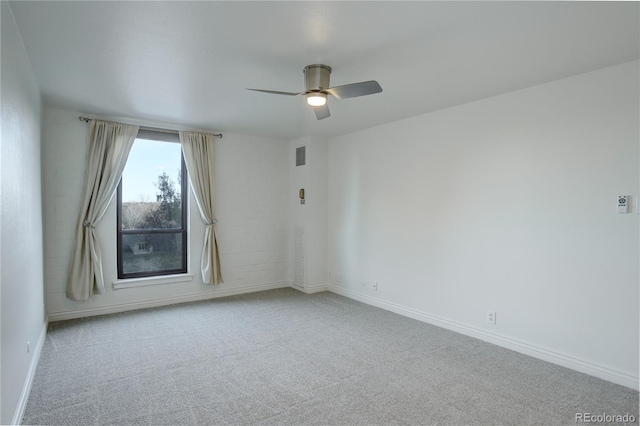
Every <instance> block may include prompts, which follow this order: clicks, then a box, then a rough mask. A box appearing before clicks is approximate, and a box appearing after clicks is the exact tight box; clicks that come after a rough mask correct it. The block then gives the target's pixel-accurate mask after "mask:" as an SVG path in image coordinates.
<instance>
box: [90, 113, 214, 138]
mask: <svg viewBox="0 0 640 426" xmlns="http://www.w3.org/2000/svg"><path fill="white" fill-rule="evenodd" d="M78 119H79V120H80V121H84V122H85V123H88V122H90V121H91V120H92V118H87V117H83V116H80V117H78ZM140 130H152V131H154V132H164V133H173V134H178V131H177V130H172V129H160V128H158V127H147V126H140ZM212 135H213V136H217V137H219V138H220V139H222V133H212Z"/></svg>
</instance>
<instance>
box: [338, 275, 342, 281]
mask: <svg viewBox="0 0 640 426" xmlns="http://www.w3.org/2000/svg"><path fill="white" fill-rule="evenodd" d="M338 281H340V282H342V274H340V275H338Z"/></svg>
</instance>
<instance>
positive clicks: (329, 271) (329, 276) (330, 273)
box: [329, 271, 331, 279]
mask: <svg viewBox="0 0 640 426" xmlns="http://www.w3.org/2000/svg"><path fill="white" fill-rule="evenodd" d="M329 279H331V271H329Z"/></svg>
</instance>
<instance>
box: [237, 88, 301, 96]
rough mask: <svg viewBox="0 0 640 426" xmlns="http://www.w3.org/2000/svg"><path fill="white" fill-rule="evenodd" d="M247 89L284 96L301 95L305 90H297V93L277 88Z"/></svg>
mask: <svg viewBox="0 0 640 426" xmlns="http://www.w3.org/2000/svg"><path fill="white" fill-rule="evenodd" d="M247 90H253V91H254V92H263V93H271V94H273V95H286V96H297V95H302V94H303V93H305V92H299V93H294V92H278V91H277V90H262V89H247Z"/></svg>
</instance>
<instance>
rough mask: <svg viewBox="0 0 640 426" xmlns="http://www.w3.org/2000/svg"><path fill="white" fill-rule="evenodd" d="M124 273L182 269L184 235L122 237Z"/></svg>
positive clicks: (127, 235) (132, 235) (129, 235)
mask: <svg viewBox="0 0 640 426" xmlns="http://www.w3.org/2000/svg"><path fill="white" fill-rule="evenodd" d="M122 260H123V269H124V270H123V272H124V273H125V274H134V273H136V272H152V271H166V270H172V269H181V268H182V233H169V234H124V235H122Z"/></svg>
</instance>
